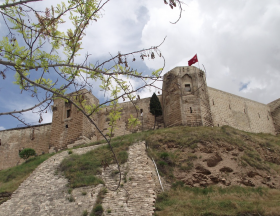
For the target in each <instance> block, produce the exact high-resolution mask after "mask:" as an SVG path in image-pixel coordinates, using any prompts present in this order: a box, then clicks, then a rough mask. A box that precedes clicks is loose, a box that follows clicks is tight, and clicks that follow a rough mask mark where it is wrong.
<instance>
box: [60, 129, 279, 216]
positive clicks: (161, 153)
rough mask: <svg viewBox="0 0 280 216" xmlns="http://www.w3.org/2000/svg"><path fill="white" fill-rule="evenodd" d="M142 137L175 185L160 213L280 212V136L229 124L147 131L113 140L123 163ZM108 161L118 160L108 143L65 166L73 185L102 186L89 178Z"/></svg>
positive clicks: (161, 197)
mask: <svg viewBox="0 0 280 216" xmlns="http://www.w3.org/2000/svg"><path fill="white" fill-rule="evenodd" d="M138 140H145V141H146V143H147V145H148V146H149V148H148V149H147V153H148V155H149V156H150V157H153V158H154V159H155V161H156V163H157V166H158V169H159V173H160V175H161V176H162V177H163V178H164V179H165V181H166V182H168V183H169V185H172V186H171V188H170V190H169V191H167V192H165V193H162V194H159V196H158V199H157V203H156V214H157V215H250V214H252V213H255V214H257V215H258V214H259V215H277V214H278V212H280V192H279V188H280V187H279V183H280V178H279V171H280V166H279V164H280V163H279V162H280V160H279V156H280V137H279V136H272V135H269V134H252V133H246V132H243V131H239V130H236V129H233V128H231V127H227V126H224V127H220V128H219V127H214V128H206V127H196V128H194V127H192V128H191V127H174V128H165V129H161V130H156V131H147V132H143V133H136V134H130V135H126V136H122V137H117V138H115V139H113V140H112V144H113V146H114V150H115V152H116V155H117V156H118V158H119V160H120V161H121V163H124V162H126V159H127V155H126V154H124V153H125V151H127V150H128V147H129V145H131V144H133V143H134V142H136V141H138ZM93 144H96V143H93ZM93 158H94V160H93ZM90 161H91V162H90ZM102 161H107V163H108V164H110V163H113V160H112V158H111V153H110V151H109V149H108V147H106V146H104V147H102V148H100V149H98V150H97V151H92V152H89V153H87V154H85V155H80V156H78V155H73V156H71V157H69V158H68V159H65V160H64V161H63V163H62V164H61V170H62V171H64V172H65V175H66V176H67V177H68V178H69V182H70V184H69V186H70V187H78V186H85V185H88V184H96V183H97V182H100V180H95V181H93V182H90V181H84V180H83V179H90V175H93V176H94V175H95V174H99V173H100V172H101V163H102ZM123 178H125V176H124V177H123ZM94 182H95V183H94ZM249 213H250V214H249Z"/></svg>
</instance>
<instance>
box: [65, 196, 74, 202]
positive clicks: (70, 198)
mask: <svg viewBox="0 0 280 216" xmlns="http://www.w3.org/2000/svg"><path fill="white" fill-rule="evenodd" d="M67 199H68V200H69V202H75V198H74V197H73V195H70V196H69V197H68V198H67Z"/></svg>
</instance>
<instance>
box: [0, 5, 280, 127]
mask: <svg viewBox="0 0 280 216" xmlns="http://www.w3.org/2000/svg"><path fill="white" fill-rule="evenodd" d="M56 3H57V1H55V0H47V1H42V2H40V3H39V4H38V3H33V4H34V5H37V6H38V7H40V8H45V7H46V6H48V7H49V5H51V4H56ZM185 3H186V4H185V5H183V9H184V11H183V13H182V17H181V19H180V21H179V22H178V23H177V24H175V25H173V24H170V21H171V22H172V21H176V19H177V18H178V16H179V10H178V8H175V9H173V10H171V9H170V7H169V6H168V5H165V4H164V3H163V1H150V0H142V1H136V0H134V1H127V0H119V1H110V2H108V4H106V5H105V7H104V10H102V14H103V16H102V17H101V18H100V19H98V21H97V22H92V23H91V24H90V26H89V28H88V29H87V30H86V36H85V37H84V39H83V48H84V49H83V50H82V52H81V56H80V57H79V58H77V59H76V60H78V61H79V62H82V61H83V60H84V56H85V54H86V53H89V54H92V55H91V56H90V60H91V63H93V64H95V63H96V61H97V60H99V63H100V62H102V61H104V60H107V59H108V58H110V57H111V56H110V54H112V55H113V56H114V55H116V54H117V53H118V51H121V52H122V53H124V52H131V51H135V50H138V49H142V48H149V47H151V46H155V45H158V44H160V43H161V42H162V40H163V39H164V37H165V36H167V38H166V41H165V42H164V44H163V45H162V46H161V47H160V50H161V52H162V54H163V55H164V57H165V59H166V67H165V70H164V73H166V72H167V71H169V70H170V69H172V68H174V67H176V66H184V65H187V62H188V60H189V59H190V58H192V57H193V55H194V54H196V53H197V54H198V59H199V62H200V67H201V68H202V64H203V65H204V66H205V67H206V70H207V83H208V85H209V86H211V87H214V88H217V89H221V90H223V91H227V92H230V93H233V94H237V95H240V96H243V97H246V98H250V99H253V100H257V101H259V102H263V103H269V102H271V101H273V100H275V99H277V98H279V96H280V95H279V92H280V85H279V80H280V71H279V68H280V44H279V38H280V28H279V26H280V2H279V1H278V0H270V1H261V0H258V1H256V0H247V1H243V0H234V1H221V0H211V1H209V0H188V1H186V2H185ZM64 28H67V24H65V26H64ZM109 53H110V54H109ZM135 57H136V59H137V60H139V56H138V55H135ZM144 64H146V67H145V65H144V66H143V63H142V62H140V63H139V62H138V63H137V64H134V66H136V68H138V69H139V68H141V70H143V72H145V73H147V72H148V71H149V69H158V68H160V67H162V65H163V61H162V60H160V59H159V58H158V57H157V56H156V59H155V60H145V61H144ZM144 70H145V71H144ZM140 72H141V71H140ZM131 82H132V84H133V86H134V87H135V88H136V87H137V86H139V85H140V82H138V81H135V80H132V81H131ZM241 83H243V84H246V83H248V85H247V86H246V88H244V89H240V85H241ZM91 84H93V86H94V88H93V91H92V92H93V94H94V95H95V96H97V97H98V98H99V100H100V101H102V100H104V94H103V92H101V91H99V89H98V88H97V87H98V85H99V84H100V83H98V82H94V81H92V82H91ZM156 85H157V86H159V87H161V83H157V84H156ZM154 91H155V89H153V88H152V89H151V92H150V91H149V89H148V88H147V89H144V90H142V91H140V92H139V95H140V97H141V98H143V97H150V96H151V95H152V93H153V92H154ZM1 96H2V95H1ZM105 99H106V95H105ZM10 101H11V102H10ZM21 101H22V100H20V99H19V100H18V102H19V104H18V105H16V104H13V102H12V100H9V101H8V103H11V105H13V106H12V108H11V109H16V108H18V107H23V105H24V104H25V103H24V102H25V101H26V100H25V101H24V102H23V103H21ZM29 104H32V103H30V102H28V103H27V105H29ZM0 108H1V107H0ZM33 115H34V114H33V113H29V114H26V116H25V117H26V119H28V120H30V121H38V116H36V115H35V117H31V116H33ZM43 118H44V120H46V121H50V120H51V114H49V113H48V114H47V115H46V116H43ZM44 122H45V121H44Z"/></svg>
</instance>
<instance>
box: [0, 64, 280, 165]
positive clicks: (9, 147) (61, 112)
mask: <svg viewBox="0 0 280 216" xmlns="http://www.w3.org/2000/svg"><path fill="white" fill-rule="evenodd" d="M69 95H70V97H71V99H72V100H74V101H75V103H78V104H79V105H82V106H85V105H91V104H95V105H98V104H99V100H98V99H97V98H96V97H95V96H93V95H92V94H91V93H90V92H89V91H88V90H86V89H82V90H80V91H78V92H73V93H71V94H69ZM158 97H159V100H160V102H161V105H162V108H163V115H162V116H161V117H157V124H156V128H160V127H172V126H176V125H187V126H223V125H229V126H232V127H234V128H237V129H239V130H244V131H248V132H254V133H260V132H262V133H271V134H279V133H280V99H277V100H275V101H273V102H271V103H269V104H268V105H265V104H262V103H258V102H256V101H253V100H249V99H246V98H243V97H239V96H236V95H233V94H230V93H227V92H223V91H220V90H217V89H214V88H211V87H208V86H207V83H206V78H205V74H204V72H203V71H202V70H200V69H198V68H196V67H193V66H190V67H186V66H183V67H176V68H174V69H172V70H171V71H169V72H168V73H166V74H165V75H164V77H163V86H162V95H159V96H158ZM149 104H150V98H144V99H137V100H136V101H133V102H124V103H120V104H119V105H118V106H119V108H120V112H121V117H120V118H119V119H118V120H117V123H116V128H115V130H114V132H113V134H112V135H113V137H117V136H121V135H125V134H130V133H134V132H140V131H145V130H149V129H153V127H154V116H153V115H152V114H151V113H150V111H149ZM110 109H111V108H110V107H109V106H108V107H104V108H102V109H100V110H99V111H98V112H97V113H95V114H93V115H92V116H91V119H92V120H93V121H94V122H95V124H96V125H97V126H98V128H99V129H100V131H101V132H102V133H103V134H104V135H106V136H108V133H109V132H110V131H109V129H110V126H109V122H110V118H109V113H110ZM52 110H53V118H52V123H50V124H44V125H39V126H32V127H27V128H16V129H10V130H4V131H0V139H1V142H0V170H1V169H6V168H9V167H12V166H15V165H16V164H18V163H20V162H22V160H20V158H19V155H18V153H19V150H21V149H23V148H33V149H35V151H36V152H37V154H42V153H43V152H48V151H49V149H50V148H51V149H55V150H59V149H64V148H67V145H69V144H72V143H74V142H75V141H76V140H78V139H79V138H80V137H86V138H88V139H90V140H91V141H98V140H102V139H104V137H103V136H101V134H100V133H99V132H98V130H97V129H96V128H95V126H94V125H93V124H91V123H90V121H89V120H88V119H87V118H86V117H85V116H84V115H83V114H82V112H81V111H80V110H78V109H77V108H76V107H75V106H74V105H73V104H71V103H69V102H68V101H66V100H64V99H61V98H56V99H55V100H54V105H53V109H52ZM131 115H132V116H133V117H136V118H138V120H139V121H140V124H139V125H138V126H136V127H134V128H130V127H129V124H128V119H129V118H130V116H131Z"/></svg>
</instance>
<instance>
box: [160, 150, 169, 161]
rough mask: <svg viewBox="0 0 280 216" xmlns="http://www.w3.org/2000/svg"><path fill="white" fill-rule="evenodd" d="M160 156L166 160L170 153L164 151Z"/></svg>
mask: <svg viewBox="0 0 280 216" xmlns="http://www.w3.org/2000/svg"><path fill="white" fill-rule="evenodd" d="M160 157H161V158H162V159H163V160H165V159H166V158H167V157H168V153H167V152H163V153H161V154H160Z"/></svg>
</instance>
